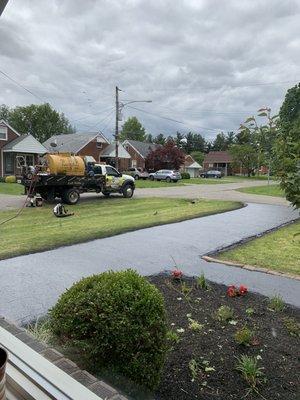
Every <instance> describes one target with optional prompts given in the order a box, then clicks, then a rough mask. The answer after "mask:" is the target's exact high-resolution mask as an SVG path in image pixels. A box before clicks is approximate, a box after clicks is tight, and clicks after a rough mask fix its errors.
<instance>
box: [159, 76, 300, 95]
mask: <svg viewBox="0 0 300 400" xmlns="http://www.w3.org/2000/svg"><path fill="white" fill-rule="evenodd" d="M299 81H300V79H297V80H293V81H283V82H257V83H256V82H255V83H249V84H244V85H234V84H223V85H218V86H197V84H195V85H194V86H195V87H196V89H222V88H224V87H226V86H227V87H231V88H244V87H253V86H272V85H285V84H287V83H296V82H299ZM154 90H155V89H154ZM157 90H158V91H164V92H169V91H170V92H173V91H175V92H178V91H186V90H191V88H190V87H187V88H169V89H168V88H157ZM194 90H195V89H194Z"/></svg>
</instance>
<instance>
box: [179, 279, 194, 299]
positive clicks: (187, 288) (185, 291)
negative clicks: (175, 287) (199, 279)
mask: <svg viewBox="0 0 300 400" xmlns="http://www.w3.org/2000/svg"><path fill="white" fill-rule="evenodd" d="M191 291H192V287H191V286H189V285H188V284H187V283H186V282H183V283H182V284H181V293H182V294H183V295H184V296H185V297H188V296H189V294H190V293H191Z"/></svg>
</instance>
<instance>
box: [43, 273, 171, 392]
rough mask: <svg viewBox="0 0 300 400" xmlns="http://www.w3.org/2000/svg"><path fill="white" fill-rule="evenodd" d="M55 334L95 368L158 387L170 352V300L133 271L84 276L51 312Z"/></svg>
mask: <svg viewBox="0 0 300 400" xmlns="http://www.w3.org/2000/svg"><path fill="white" fill-rule="evenodd" d="M50 326H51V330H52V332H53V333H54V334H55V335H56V337H58V339H59V340H60V342H61V343H62V344H65V345H67V346H72V347H73V346H75V347H76V348H77V349H79V350H80V352H81V353H82V355H83V357H85V359H86V361H87V362H89V364H90V365H93V366H94V369H95V370H96V371H97V370H99V371H100V370H101V369H102V368H107V367H108V368H111V369H112V370H114V371H116V372H119V373H122V374H123V375H124V376H126V377H128V378H130V379H131V380H132V381H134V382H136V383H138V384H140V385H143V386H144V387H147V388H149V389H154V388H155V387H156V386H157V385H158V383H159V378H160V372H161V369H162V366H163V364H164V360H165V356H166V352H167V326H166V313H165V307H164V301H163V297H162V295H161V293H160V292H159V290H158V289H157V288H156V287H155V286H154V285H152V284H150V283H149V282H148V281H147V280H146V279H145V278H143V277H142V276H140V275H138V274H137V273H136V272H135V271H133V270H126V271H119V272H113V271H108V272H104V273H102V274H100V275H93V276H90V277H88V278H83V279H82V280H80V281H79V282H77V283H75V284H74V285H73V286H72V287H71V288H70V289H68V290H67V291H66V292H65V293H64V294H62V295H61V297H60V298H59V300H58V302H57V304H56V305H55V306H54V308H53V309H52V310H51V311H50Z"/></svg>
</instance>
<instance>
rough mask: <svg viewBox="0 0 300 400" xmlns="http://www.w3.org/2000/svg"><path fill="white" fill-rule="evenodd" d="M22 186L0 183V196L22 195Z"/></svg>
mask: <svg viewBox="0 0 300 400" xmlns="http://www.w3.org/2000/svg"><path fill="white" fill-rule="evenodd" d="M22 193H24V186H23V185H20V184H19V183H4V182H0V194H16V195H19V194H22Z"/></svg>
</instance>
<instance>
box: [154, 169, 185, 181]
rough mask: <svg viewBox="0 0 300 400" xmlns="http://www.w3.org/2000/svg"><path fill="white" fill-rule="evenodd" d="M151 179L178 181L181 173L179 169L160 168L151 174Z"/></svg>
mask: <svg viewBox="0 0 300 400" xmlns="http://www.w3.org/2000/svg"><path fill="white" fill-rule="evenodd" d="M149 179H150V180H151V181H154V180H156V181H167V182H171V181H173V182H177V181H179V179H181V175H180V173H179V172H178V171H172V170H170V169H160V170H159V171H156V172H154V173H151V174H149Z"/></svg>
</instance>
